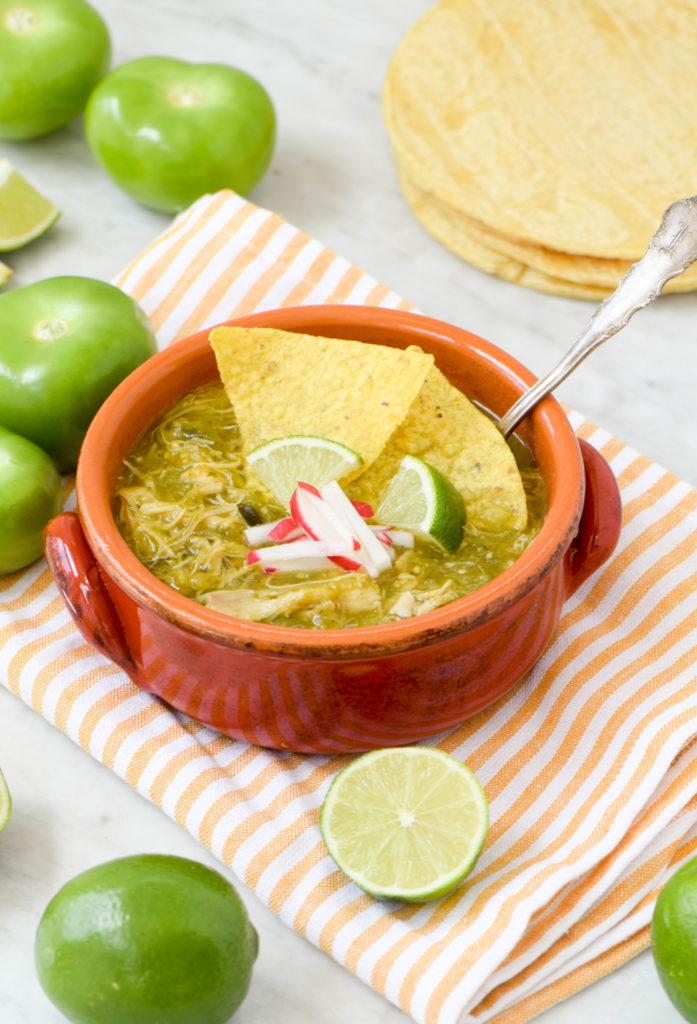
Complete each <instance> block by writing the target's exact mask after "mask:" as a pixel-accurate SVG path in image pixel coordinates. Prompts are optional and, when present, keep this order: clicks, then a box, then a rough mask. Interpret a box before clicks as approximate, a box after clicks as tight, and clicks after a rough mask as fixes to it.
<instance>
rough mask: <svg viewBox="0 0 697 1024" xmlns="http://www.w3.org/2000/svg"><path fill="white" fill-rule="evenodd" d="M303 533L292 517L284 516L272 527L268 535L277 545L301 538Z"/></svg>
mask: <svg viewBox="0 0 697 1024" xmlns="http://www.w3.org/2000/svg"><path fill="white" fill-rule="evenodd" d="M303 534H304V531H303V530H302V529H301V528H300V527H299V526H298V524H297V523H296V522H295V520H294V519H293V518H292V516H286V518H285V519H279V520H278V521H277V522H276V524H275V525H274V528H273V530H272V531H271V533H270V534H269V537H270V539H271V540H273V541H276V543H277V544H279V543H280V542H281V541H284V540H291V539H293V538H295V537H302V536H303Z"/></svg>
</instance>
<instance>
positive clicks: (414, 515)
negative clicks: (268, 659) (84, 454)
mask: <svg viewBox="0 0 697 1024" xmlns="http://www.w3.org/2000/svg"><path fill="white" fill-rule="evenodd" d="M211 343H212V345H213V348H214V350H215V354H216V359H217V362H218V368H219V370H220V376H221V380H222V383H219V382H214V383H211V384H209V385H206V386H205V387H202V388H199V389H197V390H195V391H192V392H191V393H189V394H187V395H184V396H183V397H182V398H181V399H179V401H177V402H176V403H175V404H174V405H173V406H172V407H171V408H170V409H168V410H167V411H166V412H165V413H164V414H162V415H161V416H160V417H159V418H158V419H157V420H156V421H155V422H154V423H153V424H152V425H151V427H150V428H149V429H148V431H147V432H146V433H145V434H144V436H142V437H141V438H140V440H139V441H138V442H137V444H136V445H135V447H134V449H133V451H132V452H131V453H130V454H129V456H128V458H127V459H126V461H125V463H124V466H123V470H122V473H121V476H120V479H119V481H118V484H117V489H116V495H115V515H116V520H117V523H118V526H119V529H120V531H121V533H122V535H123V537H124V538H125V540H126V542H127V543H128V544H129V546H130V547H131V548H132V550H133V551H134V553H135V554H136V555H137V557H138V558H139V559H140V560H141V561H142V562H143V563H144V564H145V565H146V566H147V568H148V569H150V571H151V572H153V573H154V574H155V575H156V576H157V577H158V578H159V579H161V580H162V581H163V582H165V583H167V584H168V585H169V586H171V587H173V588H174V589H176V590H178V591H179V592H181V593H182V594H184V595H185V596H187V597H190V598H193V599H194V600H196V601H200V602H201V603H202V604H204V605H207V606H208V607H210V608H212V609H214V610H216V611H221V612H226V613H228V614H230V615H233V616H235V617H237V618H242V619H248V620H252V621H259V622H267V623H271V624H274V625H279V626H296V627H304V628H325V629H326V628H343V627H355V626H369V625H376V624H379V623H384V622H390V621H396V620H398V619H401V618H407V617H410V616H413V615H421V614H424V613H425V612H427V611H431V610H432V609H434V608H438V607H440V606H441V605H443V604H447V603H448V602H450V601H453V600H455V599H457V598H459V597H463V596H464V595H466V594H468V593H470V592H471V591H472V590H475V589H476V588H477V587H480V586H482V585H483V584H485V583H487V582H488V581H489V580H491V579H493V578H494V577H495V576H497V575H499V574H500V573H501V572H503V571H504V570H505V569H506V568H507V567H508V566H509V565H511V564H512V562H514V561H515V559H516V558H518V557H519V555H520V554H521V553H522V552H523V551H524V550H525V548H526V547H527V545H528V544H529V543H530V541H531V540H532V538H533V537H534V536H535V535H536V533H537V532H538V530H539V528H540V526H541V525H542V520H543V517H544V513H545V507H546V496H545V488H544V483H543V480H542V477H541V475H540V473H539V472H538V470H537V469H536V467H535V466H534V465H533V464H532V461H531V458H530V455H529V452H528V451H527V449H525V448H524V447H523V446H522V445H519V444H516V446H515V453H514V450H513V448H512V447H509V445H508V444H507V443H506V442H505V441H504V439H503V437H502V436H501V434H500V433H499V431H498V430H497V429H496V427H495V426H494V424H493V423H492V422H491V421H490V420H489V418H488V417H487V416H485V415H484V414H483V413H482V412H480V411H479V410H478V409H477V408H476V407H475V406H474V405H473V404H472V403H471V402H470V401H469V400H468V399H467V398H466V397H465V396H464V395H463V394H462V393H461V392H459V391H458V390H457V389H455V388H454V387H453V386H452V385H450V384H449V382H448V381H447V380H446V378H445V377H444V376H443V375H442V374H441V373H440V371H439V370H438V369H437V368H436V367H435V365H434V364H433V359H432V357H431V356H430V355H426V354H425V353H423V352H422V351H421V350H420V349H418V348H410V349H407V350H405V351H402V350H399V349H391V348H387V347H385V346H381V345H371V344H367V343H364V342H356V341H345V340H340V339H330V338H318V337H314V336H312V335H297V334H290V333H287V332H284V331H276V330H267V329H262V328H255V329H244V328H222V327H221V328H215V329H214V330H213V331H212V332H211Z"/></svg>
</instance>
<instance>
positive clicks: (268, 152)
mask: <svg viewBox="0 0 697 1024" xmlns="http://www.w3.org/2000/svg"><path fill="white" fill-rule="evenodd" d="M275 126H276V118H275V114H274V108H273V104H272V102H271V99H270V98H269V95H268V93H267V92H266V90H265V89H264V88H263V86H262V85H260V84H259V82H257V81H256V79H254V78H252V77H250V75H248V74H246V73H245V72H244V71H240V70H238V69H237V68H233V67H229V66H228V65H226V64H190V63H188V62H186V61H182V60H175V59H174V58H170V57H140V58H138V59H136V60H132V61H129V62H128V63H126V64H122V65H121V66H120V67H118V68H115V70H114V71H112V72H111V73H110V74H108V75H107V76H106V78H104V79H103V80H102V81H101V82H100V84H99V85H98V86H97V88H96V89H95V90H94V92H93V93H92V95H91V96H90V99H89V103H88V104H87V110H86V112H85V134H86V136H87V141H88V143H89V145H90V147H91V149H92V151H93V152H94V154H95V156H96V157H97V159H98V160H99V162H100V163H101V164H102V166H103V167H104V169H105V170H106V172H107V173H108V174H109V175H110V176H111V177H112V178H113V180H114V181H115V182H116V184H117V185H119V186H120V187H121V188H122V189H123V190H124V191H125V192H127V193H128V194H129V195H130V196H132V197H133V198H134V199H136V200H138V202H141V203H143V204H144V205H146V206H152V207H154V208H155V209H157V210H164V211H166V212H169V213H174V212H176V211H178V210H181V209H183V208H184V207H185V206H188V205H189V204H190V203H192V202H193V201H194V200H195V199H197V198H198V197H199V196H201V195H203V194H204V193H206V192H215V191H217V190H218V189H223V188H230V189H234V191H236V192H239V193H240V194H241V195H246V193H247V192H249V191H250V189H252V188H253V187H254V185H256V183H257V182H258V181H259V179H260V178H261V176H262V175H263V174H264V172H265V170H266V168H267V167H268V165H269V162H270V160H271V156H272V153H273V148H274V141H275Z"/></svg>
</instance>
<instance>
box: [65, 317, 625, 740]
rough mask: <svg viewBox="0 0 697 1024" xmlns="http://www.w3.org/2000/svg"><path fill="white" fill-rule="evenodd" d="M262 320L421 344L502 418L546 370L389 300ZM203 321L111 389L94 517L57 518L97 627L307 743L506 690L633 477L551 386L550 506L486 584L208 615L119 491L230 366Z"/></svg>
mask: <svg viewBox="0 0 697 1024" xmlns="http://www.w3.org/2000/svg"><path fill="white" fill-rule="evenodd" d="M235 322H236V323H238V324H244V325H247V326H255V327H258V326H267V327H278V328H282V329H285V330H290V331H299V332H304V333H310V334H322V335H328V336H330V337H331V336H334V337H343V338H355V339H358V340H362V341H371V342H376V343H377V344H380V345H392V346H397V347H401V348H404V347H406V346H408V345H413V344H417V345H420V346H421V347H422V348H423V349H424V350H426V351H428V352H432V353H433V355H434V357H435V360H436V363H437V365H438V366H439V367H440V368H441V370H442V371H443V372H444V373H445V374H446V376H448V377H449V378H450V380H451V381H452V382H453V383H454V384H455V385H457V386H458V387H459V388H460V389H461V390H463V391H464V392H465V393H466V394H467V395H469V396H470V398H472V399H474V400H475V401H476V402H479V403H480V404H482V405H483V406H484V407H485V408H488V409H489V410H491V411H492V412H493V413H494V414H495V415H501V414H503V413H504V412H505V411H506V410H507V409H508V408H509V407H510V406H511V405H512V404H513V402H514V401H515V400H516V399H517V398H518V397H519V396H520V394H521V393H522V392H523V391H524V390H525V389H526V388H527V387H528V386H529V385H530V384H531V383H532V382H533V380H534V377H533V376H532V375H531V374H530V373H529V372H528V371H527V370H526V369H524V368H523V367H522V366H521V365H520V364H519V363H517V362H516V361H515V360H514V359H512V358H511V357H510V356H508V355H506V354H505V353H504V352H502V351H500V350H499V349H497V348H495V347H494V346H493V345H490V344H488V343H487V342H485V341H482V340H481V339H480V338H477V337H475V336H474V335H472V334H469V333H468V332H467V331H463V330H461V329H459V328H457V327H453V326H451V325H449V324H446V323H441V322H439V321H437V320H432V319H429V318H426V317H422V316H419V315H416V314H412V313H405V312H399V311H394V310H385V309H379V308H373V307H364V306H360V307H351V306H315V307H312V306H305V307H298V308H290V309H280V310H274V311H272V312H266V313H259V314H255V315H253V316H248V317H244V318H242V319H239V320H237V321H235ZM207 336H208V332H207V331H203V332H201V333H199V334H196V335H194V336H193V337H191V338H188V339H186V340H184V341H181V342H179V343H177V344H175V345H172V346H171V347H170V348H168V349H166V350H165V351H164V352H162V353H160V354H158V355H156V356H154V357H153V358H151V359H149V360H148V361H147V362H146V363H145V364H144V365H142V366H141V367H140V368H139V369H137V370H136V371H135V372H134V373H132V374H131V375H130V376H129V377H128V378H127V380H125V381H124V382H123V383H122V384H121V385H120V386H119V387H118V388H117V389H116V391H115V392H114V393H113V394H112V395H111V397H110V398H109V399H108V400H107V401H106V402H105V404H104V405H103V406H102V408H101V409H100V411H99V412H98V414H97V416H96V417H95V419H94V421H93V423H92V425H91V427H90V429H89V431H88V433H87V437H86V439H85V442H84V445H83V448H82V453H81V456H80V462H79V465H78V471H77V494H78V509H79V514H76V513H63V514H62V515H60V516H58V517H57V519H55V520H53V522H52V523H50V524H49V526H48V527H47V531H46V554H47V558H48V561H49V564H50V566H51V569H52V571H53V573H54V576H55V578H56V581H57V584H58V587H59V589H60V590H61V592H62V594H63V597H64V598H65V600H66V602H67V604H68V607H69V608H70V610H71V612H72V614H73V616H74V618H75V620H76V622H77V625H78V627H79V628H80V630H81V631H82V633H83V635H84V636H85V637H86V638H87V639H88V640H89V641H90V642H91V643H92V644H94V645H95V646H96V647H97V648H98V649H99V650H100V651H102V652H103V653H104V654H105V655H106V656H107V657H109V658H111V659H112V660H113V661H115V662H116V663H117V664H118V665H120V666H121V667H122V668H123V670H124V671H125V672H126V673H127V674H128V675H129V676H130V677H131V679H132V680H133V681H134V682H135V683H137V685H138V686H140V687H142V688H143V689H145V690H147V691H149V692H150V693H153V694H156V695H157V696H158V697H161V698H162V699H163V700H165V701H167V702H168V703H169V704H170V705H172V706H173V707H175V708H177V709H178V710H180V711H182V712H185V713H186V714H187V715H190V716H191V717H193V718H195V719H197V720H199V721H201V722H205V723H206V724H208V725H210V726H212V727H213V728H214V729H217V730H219V731H220V732H223V733H226V734H228V735H230V736H235V737H239V738H241V739H244V740H248V741H250V742H251V743H257V744H261V745H262V746H266V747H274V748H282V749H288V750H296V751H311V752H337V751H358V750H367V749H371V748H375V747H384V746H392V745H399V744H405V743H411V742H413V741H415V740H419V739H421V738H424V737H426V736H429V735H432V734H434V733H437V732H440V731H442V730H444V729H448V728H450V727H452V726H455V725H457V724H458V723H459V722H462V721H463V720H464V719H466V718H468V717H469V716H471V715H473V714H475V713H476V712H478V711H480V710H481V709H482V708H485V707H486V706H487V705H489V704H491V703H492V702H493V701H495V700H497V699H498V698H499V697H501V695H502V694H504V693H505V692H506V691H507V690H508V689H510V687H512V686H513V685H514V684H515V683H517V682H518V681H519V680H520V679H522V677H523V676H525V674H526V673H527V672H528V670H529V669H530V668H531V666H532V665H534V663H535V661H536V660H537V659H538V658H539V656H540V654H541V653H542V651H543V650H544V649H545V647H546V645H547V643H548V642H549V640H550V638H551V636H552V634H553V632H554V629H555V627H556V625H557V622H558V619H559V615H560V612H561V608H562V604H563V602H564V600H565V599H566V598H567V597H568V596H569V595H570V594H571V593H573V592H574V591H575V590H576V589H577V588H578V587H579V585H580V584H581V583H583V582H584V580H586V579H587V577H588V576H589V575H590V574H591V573H592V572H593V571H594V570H595V569H597V568H598V566H599V565H601V564H602V563H603V562H604V561H605V559H606V558H607V557H608V556H609V555H610V554H611V552H612V550H613V548H614V546H615V544H616V542H617V538H618V535H619V529H620V520H621V509H620V500H619V493H618V489H617V485H616V483H615V479H614V477H613V475H612V472H611V471H610V469H609V467H608V465H607V463H606V462H605V461H604V460H603V458H602V457H601V456H600V455H599V454H598V453H597V452H596V451H595V450H594V449H593V448H591V447H590V446H588V445H586V444H585V443H584V442H580V443H579V441H578V440H577V439H576V437H575V435H574V433H573V431H572V429H571V426H570V424H569V421H568V420H567V418H566V416H565V415H564V412H563V410H562V409H561V407H560V406H559V405H558V404H557V402H556V401H555V400H554V399H552V398H547V399H545V400H544V401H543V402H542V403H541V404H540V405H539V406H538V407H537V409H536V410H535V412H534V413H533V414H531V415H530V416H529V417H528V418H527V420H526V421H525V423H524V424H523V425H522V426H521V427H520V428H519V430H518V434H519V436H520V437H521V439H522V440H523V441H524V442H525V443H526V444H527V445H528V447H529V448H530V449H531V451H532V452H533V455H534V457H535V459H536V461H537V463H538V465H539V466H540V468H541V470H542V473H543V474H544V477H545V480H546V483H547V488H548V491H549V510H548V513H547V516H546V519H545V522H544V524H543V527H542V529H541V531H540V533H539V534H538V536H537V537H536V538H535V540H534V541H533V542H532V543H531V544H530V546H529V547H528V549H527V550H526V551H525V552H524V553H523V554H522V555H521V557H520V558H519V559H518V560H517V561H516V562H515V564H514V565H512V566H511V567H510V568H509V569H507V570H506V571H505V572H504V573H502V574H501V575H500V576H498V577H497V578H496V579H494V580H492V581H491V582H490V583H488V584H486V585H485V586H483V587H481V588H480V589H479V590H477V591H475V592H474V593H472V594H470V595H468V596H467V597H463V598H461V599H459V600H457V601H453V602H452V603H451V604H447V605H444V606H443V607H441V608H438V609H436V610H435V611H432V612H429V613H428V614H425V615H421V616H418V617H415V618H410V619H404V620H402V621H399V622H391V623H387V624H384V625H380V626H371V627H361V628H355V629H344V630H341V629H331V630H305V629H300V628H289V627H278V626H270V625H266V624H264V623H255V622H246V621H242V620H239V619H234V618H231V617H229V616H226V615H223V614H221V613H217V612H213V611H210V610H209V609H207V608H205V607H204V606H203V605H200V604H198V603H197V602H195V601H192V600H190V599H188V598H185V597H182V596H181V595H180V594H179V593H177V592H175V591H174V590H172V589H170V588H169V587H168V586H166V585H165V584H164V583H162V582H160V581H159V580H158V579H156V578H155V576H153V575H152V574H151V573H150V572H149V571H148V570H147V569H146V568H145V567H144V566H143V565H142V564H141V563H140V562H139V561H138V560H137V559H136V557H135V555H134V554H133V553H132V552H131V551H130V549H129V548H128V547H127V545H126V543H125V542H124V541H123V539H122V538H121V536H120V534H119V532H118V530H117V528H116V524H115V521H114V517H113V514H112V495H113V493H114V488H115V484H116V479H117V476H118V474H119V470H120V468H121V464H122V461H123V459H124V457H125V456H126V455H127V454H128V452H129V451H130V449H131V448H132V446H133V444H134V442H135V441H136V440H137V438H138V437H139V435H141V434H142V433H143V431H144V430H145V429H146V428H147V427H148V425H149V424H150V423H151V422H152V420H153V419H154V418H155V417H156V416H157V415H158V413H160V412H161V411H162V410H164V409H165V408H167V407H168V406H170V405H171V404H172V403H173V402H174V401H175V400H176V399H177V398H179V396H180V395H182V394H183V393H185V392H186V391H189V390H191V389H193V388H195V387H198V386H199V385H202V384H204V383H206V382H208V381H210V380H212V379H214V378H215V377H216V376H217V370H216V364H215V359H214V356H213V352H212V350H211V348H210V345H209V344H208V340H207Z"/></svg>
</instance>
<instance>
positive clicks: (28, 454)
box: [0, 427, 62, 575]
mask: <svg viewBox="0 0 697 1024" xmlns="http://www.w3.org/2000/svg"><path fill="white" fill-rule="evenodd" d="M61 504H62V502H61V478H60V474H59V472H58V470H57V469H56V467H55V465H54V464H53V462H52V460H51V459H50V458H49V457H48V455H47V454H46V453H45V452H43V451H42V450H41V448H38V447H37V446H36V445H35V444H34V443H33V441H27V439H26V438H25V437H19V436H18V435H17V434H13V433H12V431H11V430H5V428H4V427H0V575H4V574H5V573H8V572H15V570H17V569H23V568H24V566H25V565H31V563H32V562H35V561H36V559H37V558H39V556H40V555H41V554H42V552H43V530H44V526H45V525H46V523H47V522H48V521H49V519H53V517H54V516H56V515H58V513H59V512H60V510H61Z"/></svg>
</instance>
